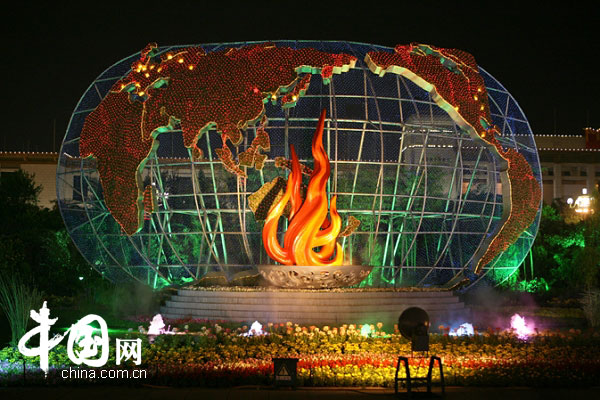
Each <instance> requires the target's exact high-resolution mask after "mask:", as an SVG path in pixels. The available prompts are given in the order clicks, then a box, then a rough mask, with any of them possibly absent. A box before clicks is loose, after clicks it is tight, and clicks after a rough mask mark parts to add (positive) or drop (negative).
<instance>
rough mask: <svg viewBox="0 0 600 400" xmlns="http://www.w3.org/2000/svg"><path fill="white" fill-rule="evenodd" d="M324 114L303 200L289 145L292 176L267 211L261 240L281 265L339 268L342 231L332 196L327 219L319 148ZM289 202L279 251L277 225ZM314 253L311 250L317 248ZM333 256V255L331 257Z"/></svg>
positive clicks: (324, 160)
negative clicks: (339, 241) (286, 221)
mask: <svg viewBox="0 0 600 400" xmlns="http://www.w3.org/2000/svg"><path fill="white" fill-rule="evenodd" d="M324 125H325V110H323V111H322V112H321V118H320V119H319V123H318V125H317V130H316V131H315V134H314V136H313V141H312V154H313V158H314V160H315V165H314V170H313V173H312V176H311V177H310V181H309V183H308V190H307V193H306V198H305V199H302V195H301V190H300V186H301V184H302V172H301V171H300V163H299V161H298V156H297V155H296V150H295V149H294V146H293V145H290V152H291V154H292V173H291V174H290V176H289V178H288V182H287V187H286V190H285V193H284V195H283V197H282V198H281V200H279V202H277V203H275V204H274V205H273V206H272V207H271V209H270V210H269V215H268V216H267V218H266V221H265V226H264V228H263V232H262V236H263V243H264V246H265V250H266V251H267V254H268V255H269V257H271V258H272V259H274V260H276V261H278V262H280V263H282V264H285V265H342V262H343V258H344V254H343V252H342V246H341V245H340V244H339V243H337V242H336V239H337V237H338V235H339V234H340V230H341V228H342V219H341V217H340V215H339V214H338V212H337V208H336V196H333V197H332V198H331V211H330V213H331V217H330V219H328V218H327V191H326V185H327V180H328V179H329V173H330V172H331V168H330V166H329V158H328V157H327V153H326V152H325V148H324V147H323V127H324ZM288 202H291V206H292V211H291V213H290V216H289V221H290V224H289V226H288V230H287V232H286V233H285V238H284V242H283V247H281V245H280V244H279V241H278V240H277V225H278V223H279V218H280V217H281V215H282V214H283V211H284V209H285V207H286V205H287V204H288ZM319 247H320V250H319V251H316V250H315V248H319ZM334 252H335V255H334Z"/></svg>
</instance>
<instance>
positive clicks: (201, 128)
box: [80, 43, 356, 234]
mask: <svg viewBox="0 0 600 400" xmlns="http://www.w3.org/2000/svg"><path fill="white" fill-rule="evenodd" d="M355 62H356V58H355V57H353V56H350V55H348V54H329V53H324V52H321V51H318V50H315V49H310V48H305V49H297V50H296V49H291V48H287V47H276V46H275V45H273V44H259V45H254V46H244V47H242V48H239V49H227V50H223V51H218V52H213V53H209V54H207V53H206V52H205V51H204V50H203V49H202V48H201V47H188V48H184V49H181V50H177V51H174V52H172V53H167V54H163V55H161V56H160V57H159V56H158V55H157V46H156V44H154V43H151V44H149V45H148V46H146V48H145V49H144V50H142V53H141V57H140V59H139V61H136V62H135V63H133V64H132V66H131V71H130V72H129V74H128V75H127V76H126V77H125V78H123V79H121V80H120V81H119V82H117V83H116V84H115V85H114V86H113V87H112V90H111V92H109V94H108V95H107V96H106V97H105V98H104V100H103V101H102V102H101V103H100V105H99V106H98V107H97V108H96V110H94V111H93V112H92V113H90V114H89V115H88V117H87V118H86V121H85V124H84V127H83V130H82V132H81V135H80V153H81V156H82V157H89V156H94V157H96V159H97V160H98V170H99V173H100V179H101V183H102V187H103V189H104V198H105V203H106V205H107V207H108V209H109V210H110V212H111V214H112V215H113V216H114V218H115V219H116V220H117V222H119V223H120V224H121V226H122V228H123V229H124V231H125V232H126V233H127V234H133V233H135V232H137V231H138V230H139V229H141V227H142V225H143V219H142V211H143V205H142V204H141V203H142V201H141V199H142V193H141V186H140V184H139V182H138V181H139V171H141V170H142V169H143V164H144V162H145V160H146V159H147V158H148V156H149V155H150V153H151V152H152V151H153V150H154V145H155V141H154V139H155V138H156V137H157V136H158V135H159V134H160V133H161V132H164V131H167V130H170V129H174V128H176V127H177V128H181V130H182V132H183V142H184V145H185V146H186V147H187V148H190V149H192V154H193V157H194V159H195V160H198V159H201V158H202V151H201V150H200V148H198V147H197V141H198V139H199V138H200V137H201V136H202V135H203V134H204V133H205V132H206V131H207V130H209V129H211V128H214V129H216V130H217V131H218V132H220V133H221V135H222V141H223V146H222V148H220V149H215V152H216V153H217V155H218V156H219V158H220V159H221V161H222V162H223V165H224V167H225V168H226V169H227V170H228V171H230V172H232V173H234V174H237V175H239V176H246V174H245V172H244V171H242V170H241V169H240V168H239V164H238V162H236V160H235V159H234V156H233V153H232V152H231V149H230V148H229V146H228V144H227V140H229V141H230V142H231V143H232V144H233V145H234V146H237V145H239V144H240V143H241V141H242V133H241V130H242V129H244V128H246V127H247V126H248V124H251V123H256V121H258V120H259V119H260V118H261V116H262V115H263V113H264V103H265V102H267V101H269V99H271V100H273V99H277V98H278V94H279V93H280V92H281V93H296V95H297V96H298V97H300V96H302V95H303V94H304V92H305V91H306V89H307V88H308V83H309V81H310V80H309V79H307V78H306V77H300V76H299V75H300V74H303V73H308V74H321V75H322V76H323V79H324V81H327V80H328V79H330V78H331V75H332V74H333V73H338V74H339V73H342V72H344V71H347V70H348V69H349V68H351V67H353V66H354V64H355ZM297 85H299V88H298V89H296V86H297ZM288 104H290V103H289V102H287V103H283V104H282V105H288ZM259 131H260V129H259ZM268 142H269V141H268V134H267V133H266V132H265V131H264V129H263V130H262V131H260V132H259V134H258V135H257V137H256V138H255V140H254V141H253V143H252V145H251V147H250V149H249V150H250V152H251V153H247V154H246V155H245V159H246V161H248V159H249V158H250V156H251V155H252V163H253V165H254V166H255V167H257V168H258V167H261V166H262V165H263V163H264V157H265V156H264V155H261V154H260V153H259V152H258V148H259V147H260V148H262V149H266V148H268ZM242 154H243V153H242Z"/></svg>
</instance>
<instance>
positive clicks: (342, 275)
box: [258, 265, 373, 289]
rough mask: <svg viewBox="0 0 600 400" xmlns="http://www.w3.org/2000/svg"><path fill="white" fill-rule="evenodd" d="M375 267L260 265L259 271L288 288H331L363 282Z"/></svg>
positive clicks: (273, 281)
mask: <svg viewBox="0 0 600 400" xmlns="http://www.w3.org/2000/svg"><path fill="white" fill-rule="evenodd" d="M372 269H373V267H371V266H362V265H334V266H328V265H326V266H306V265H259V266H258V271H259V272H260V274H261V275H262V277H263V278H264V279H265V280H266V281H267V282H268V283H269V284H270V285H271V286H276V287H280V288H288V289H330V288H338V287H348V286H354V285H357V284H359V283H360V282H362V280H363V279H365V278H366V277H367V276H369V274H370V273H371V270H372Z"/></svg>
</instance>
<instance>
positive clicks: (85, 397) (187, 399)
mask: <svg viewBox="0 0 600 400" xmlns="http://www.w3.org/2000/svg"><path fill="white" fill-rule="evenodd" d="M434 394H435V395H436V396H434V398H439V397H440V396H439V394H440V393H439V388H436V389H435V390H434ZM423 395H425V393H419V394H418V395H416V396H414V397H413V398H417V399H419V398H425V397H423ZM0 398H1V399H7V400H8V399H11V400H12V399H15V400H19V399H38V400H67V399H69V400H71V399H73V400H118V399H127V400H136V399H140V400H155V399H156V400H158V399H161V400H163V399H177V400H192V399H193V400H199V399H200V400H205V399H228V400H235V399H261V400H262V399H268V400H277V399H284V400H296V399H327V400H334V399H344V400H346V399H395V398H408V397H407V395H406V393H403V394H402V395H399V396H395V395H394V391H393V390H390V389H354V388H298V389H295V390H292V389H286V388H284V389H273V388H268V387H260V388H257V387H249V386H245V387H237V388H229V389H205V388H165V387H148V386H141V387H139V388H131V387H122V386H114V387H113V386H101V387H51V388H44V387H31V388H27V387H26V388H22V387H21V388H17V387H11V388H0ZM599 398H600V387H593V388H587V389H556V388H521V387H509V388H504V387H500V388H496V387H484V388H481V387H448V388H446V396H445V399H448V400H454V399H456V400H471V399H483V400H536V399H540V400H542V399H543V400H552V399H557V400H558V399H561V400H563V399H566V400H576V399H599Z"/></svg>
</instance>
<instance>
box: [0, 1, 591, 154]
mask: <svg viewBox="0 0 600 400" xmlns="http://www.w3.org/2000/svg"><path fill="white" fill-rule="evenodd" d="M20 3H22V2H19V4H17V2H12V4H11V5H10V6H8V7H7V8H4V9H3V14H4V18H3V25H2V31H3V35H2V36H3V42H4V43H3V50H4V51H3V52H4V57H3V62H2V78H3V86H4V93H5V95H4V102H3V103H4V104H5V105H4V111H3V113H2V115H3V129H2V138H1V140H0V150H1V151H24V150H30V151H51V150H52V149H53V142H54V139H53V127H54V125H55V126H56V139H55V146H56V147H55V150H56V149H57V148H58V146H59V145H60V142H61V141H62V138H63V136H64V134H65V131H66V127H67V124H68V121H69V118H70V115H71V112H72V111H73V109H74V107H75V105H76V104H77V102H78V100H79V98H80V97H81V95H82V94H83V93H84V91H85V90H86V89H87V87H88V86H89V85H90V83H91V82H92V81H93V80H94V79H95V78H96V77H97V76H98V75H99V74H100V73H101V72H102V71H104V70H105V69H106V68H108V67H109V66H111V65H112V64H113V63H115V62H117V61H119V60H121V59H122V58H124V57H126V56H129V55H131V54H133V53H137V52H139V50H141V49H142V48H143V47H144V46H145V45H146V44H147V43H149V42H157V43H158V45H159V46H164V45H185V44H201V43H212V42H234V41H249V40H277V39H316V40H347V41H357V42H366V43H373V44H378V45H384V46H390V47H393V46H394V45H396V44H398V43H402V44H405V43H410V42H421V43H427V44H432V45H435V46H439V47H450V48H459V49H463V50H466V51H468V52H470V53H472V54H473V55H474V56H475V58H476V60H477V62H478V63H479V64H480V65H481V66H482V67H483V68H485V69H486V70H487V71H488V72H489V73H491V74H492V75H493V76H494V77H495V78H496V79H498V80H499V81H500V82H501V83H502V84H503V85H504V86H505V87H506V88H507V89H508V91H509V92H511V94H512V95H513V96H514V97H515V99H516V100H517V102H518V103H519V105H520V106H521V107H522V109H523V111H524V112H525V115H526V116H527V117H528V119H529V122H530V124H531V127H532V129H533V131H534V133H536V134H542V133H559V134H571V135H577V134H580V133H581V132H582V128H584V127H586V126H592V127H594V128H600V100H599V94H598V92H599V91H600V77H599V76H600V65H598V63H597V61H596V62H593V61H592V60H594V59H595V58H597V56H598V54H599V52H600V46H599V43H600V35H599V33H598V26H597V25H598V23H599V21H600V11H599V7H589V8H585V7H582V6H577V5H573V6H571V5H567V4H563V5H561V6H560V8H552V7H551V6H549V5H550V4H551V3H550V2H536V3H538V4H542V6H538V7H541V8H533V7H530V8H528V7H524V6H523V3H525V2H515V3H512V2H497V3H496V4H498V6H497V7H494V8H490V7H489V6H482V5H478V6H474V7H469V6H465V4H466V3H465V2H453V1H444V2H439V3H438V2H427V1H418V2H414V3H418V6H407V5H405V4H404V3H406V2H405V1H396V2H394V1H391V2H375V1H366V2H365V6H363V8H362V9H357V8H356V7H354V6H353V5H352V4H353V3H352V4H351V3H344V2H342V1H337V2H335V3H334V4H336V5H337V7H328V6H323V3H324V2H322V1H314V2H311V1H300V2H298V1H294V2H291V1H283V0H281V1H264V2H262V3H264V4H269V5H270V6H269V7H264V6H263V7H261V8H250V7H248V6H245V7H244V8H235V7H234V3H233V2H231V1H212V2H210V3H209V4H210V5H209V6H205V5H204V4H203V3H205V2H204V1H194V2H176V1H163V2H160V3H156V4H154V3H152V2H150V1H138V2H135V3H134V4H135V8H134V7H129V6H126V7H123V6H122V4H124V3H126V2H125V1H122V2H120V3H116V4H120V5H121V6H116V5H109V4H108V3H107V2H102V3H99V2H59V1H56V2H55V1H48V2H45V3H43V4H41V5H39V3H37V2H36V3H31V5H23V4H20ZM247 3H254V2H247ZM480 3H487V2H484V1H482V2H480ZM574 3H575V2H574ZM32 4H35V7H34V6H33V5H32ZM57 4H58V5H57Z"/></svg>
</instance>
